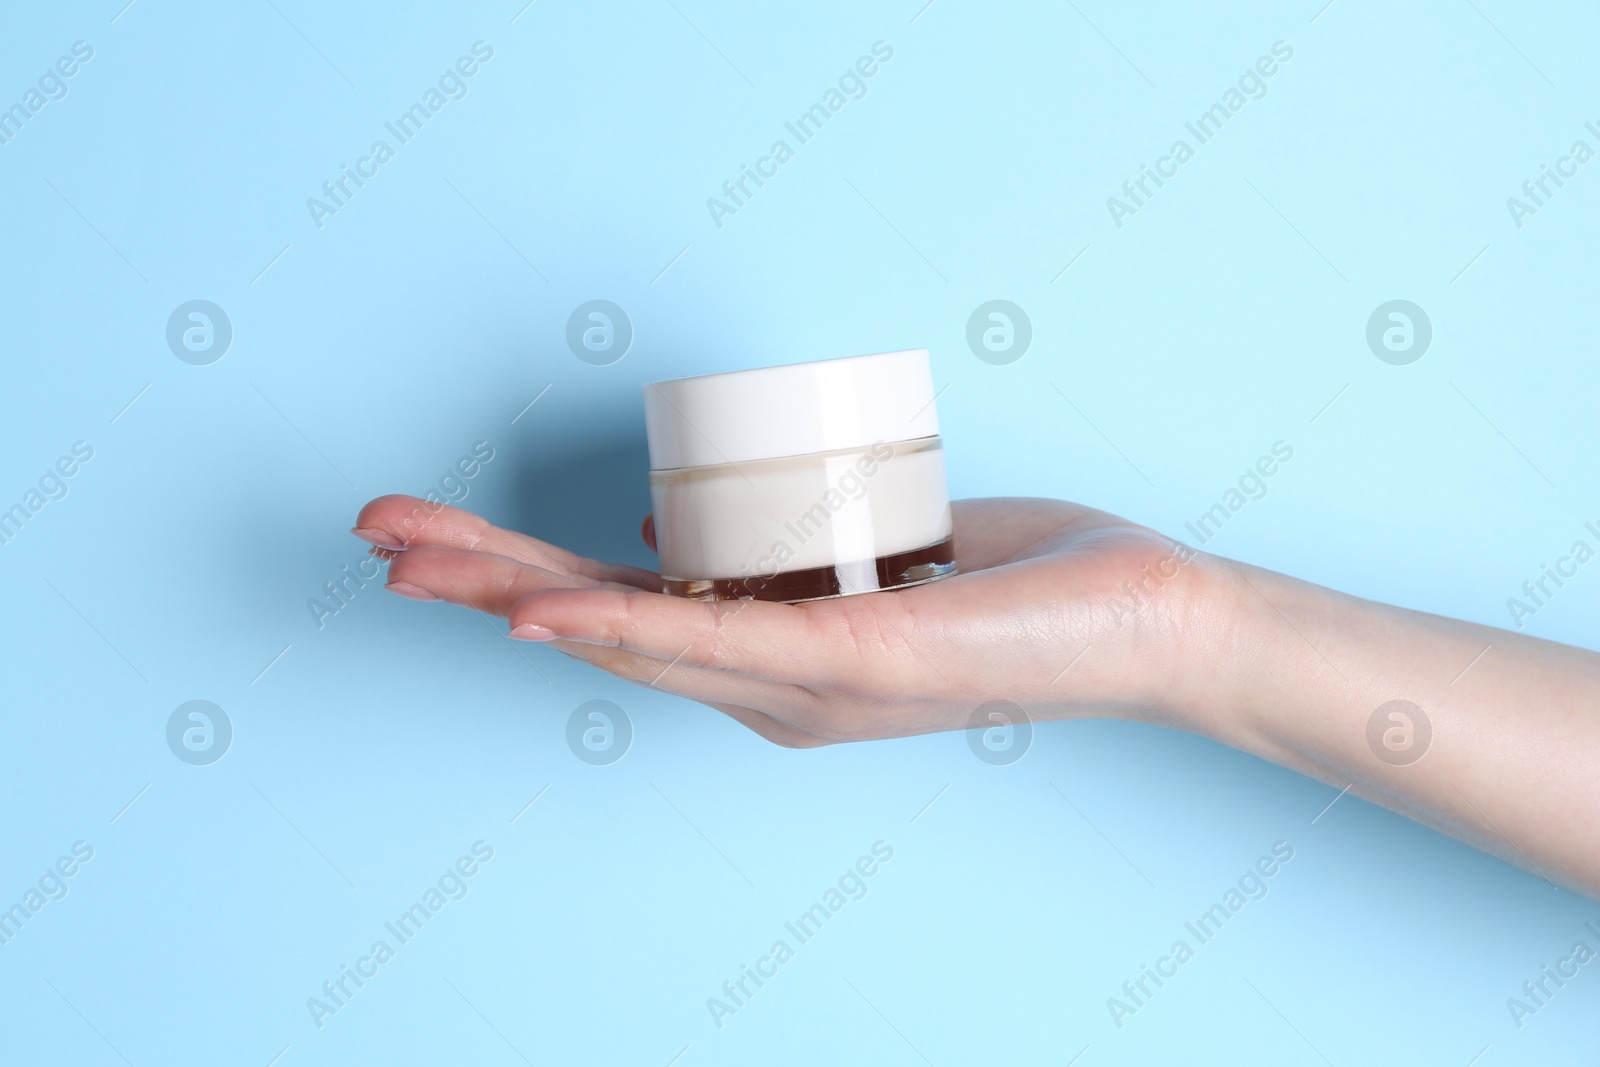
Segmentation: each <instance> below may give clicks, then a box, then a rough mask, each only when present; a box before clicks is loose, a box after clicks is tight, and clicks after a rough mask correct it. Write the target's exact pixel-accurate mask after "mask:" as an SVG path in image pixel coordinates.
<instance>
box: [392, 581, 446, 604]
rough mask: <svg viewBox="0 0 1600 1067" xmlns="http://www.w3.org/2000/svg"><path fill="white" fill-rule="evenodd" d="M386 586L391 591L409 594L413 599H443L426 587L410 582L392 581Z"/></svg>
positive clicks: (403, 594)
mask: <svg viewBox="0 0 1600 1067" xmlns="http://www.w3.org/2000/svg"><path fill="white" fill-rule="evenodd" d="M384 588H385V589H387V590H389V592H391V593H399V594H400V595H401V596H408V597H410V598H411V599H412V600H442V599H443V598H442V597H440V596H438V595H436V594H434V593H430V592H428V591H427V590H426V589H424V588H422V586H420V585H412V584H411V583H410V582H390V583H389V584H388V585H386V586H384Z"/></svg>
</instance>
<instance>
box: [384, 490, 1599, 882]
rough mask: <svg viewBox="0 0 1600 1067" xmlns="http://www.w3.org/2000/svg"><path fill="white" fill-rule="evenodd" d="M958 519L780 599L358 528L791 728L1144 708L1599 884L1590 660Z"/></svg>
mask: <svg viewBox="0 0 1600 1067" xmlns="http://www.w3.org/2000/svg"><path fill="white" fill-rule="evenodd" d="M954 512H955V541H956V555H957V561H958V563H959V565H960V571H961V573H959V574H958V575H956V576H954V577H950V578H946V579H943V580H941V581H937V582H933V583H930V584H928V585H922V586H917V587H915V588H909V589H901V590H898V591H895V592H886V593H867V594H863V595H859V596H849V597H841V598H838V599H835V600H822V601H815V602H812V603H805V604H795V605H790V604H771V603H764V602H757V601H724V602H720V603H701V602H697V601H692V600H684V599H680V598H676V597H669V596H665V595H663V594H662V593H660V592H657V590H658V589H659V588H660V578H659V576H658V575H656V574H654V573H652V572H650V571H645V570H640V569H638V568H635V567H623V566H616V565H613V564H606V563H599V562H596V561H594V560H591V559H585V558H584V557H582V556H577V555H574V554H573V553H571V552H567V551H565V550H563V549H560V548H557V547H555V546H554V545H549V544H546V543H545V542H543V541H539V540H536V539H535V538H532V537H528V536H525V535H523V534H519V533H514V532H512V531H509V530H502V529H498V528H497V527H494V526H491V525H489V524H488V523H487V522H485V521H483V520H482V519H480V518H478V517H477V516H475V515H472V514H470V513H468V512H465V511H460V510H457V509H455V508H451V507H446V506H436V505H432V504H428V503H425V502H423V501H421V500H417V499H416V498H414V497H402V496H390V497H382V498H380V499H378V500H374V501H373V502H372V503H370V504H368V505H367V506H366V507H365V508H363V509H362V511H361V515H360V518H359V519H358V520H357V524H356V525H357V529H356V533H357V534H358V535H360V536H361V537H363V538H365V539H366V540H368V541H370V542H372V543H373V544H374V545H377V546H378V547H377V548H375V549H373V551H374V552H376V553H377V554H379V555H381V556H383V557H384V558H386V559H389V560H390V564H389V588H390V589H392V590H394V591H395V592H397V593H401V594H404V595H406V596H411V597H416V598H418V599H424V600H433V599H443V600H448V601H451V602H452V603H456V604H462V605H466V606H469V607H473V608H477V609H479V610H481V611H486V612H493V613H494V614H497V615H502V616H505V617H507V618H508V619H510V621H511V635H512V636H513V637H518V638H522V639H524V640H530V641H548V642H550V643H551V644H552V645H554V646H555V647H556V648H558V649H560V650H561V651H563V652H565V653H566V654H568V655H570V656H574V657H576V658H578V659H581V660H584V661H586V662H588V663H593V664H594V665H596V666H598V667H600V668H602V669H604V670H607V671H610V672H611V673H612V674H615V675H617V676H619V677H621V678H626V679H628V680H629V681H632V682H637V683H639V684H640V685H650V686H654V687H656V688H658V689H662V690H665V691H667V692H670V693H677V694H680V695H682V696H686V697H690V698H692V699H695V700H698V701H701V702H703V703H706V704H709V705H711V706H712V707H714V708H717V709H718V710H720V711H723V712H725V713H727V714H728V715H730V716H732V717H733V718H735V719H737V720H738V721H739V722H742V723H744V724H745V725H746V726H748V727H749V728H750V729H752V730H754V731H756V732H757V733H759V734H761V735H762V736H763V737H766V738H768V739H770V740H772V741H776V742H777V743H779V744H782V745H789V746H794V747H808V746H813V745H822V744H827V743H829V742H832V741H854V740H864V739H868V738H877V737H896V736H901V735H905V734H916V733H925V732H928V731H932V730H950V729H959V728H962V727H967V726H981V725H988V723H987V722H986V721H984V720H982V719H979V718H978V717H977V713H978V712H979V709H980V708H981V707H982V706H983V705H985V704H987V703H988V702H990V701H996V700H1003V701H1009V702H1011V703H1013V704H1016V705H1018V706H1020V708H1021V709H1022V710H1023V711H1024V712H1025V713H1026V714H1027V715H1028V716H1030V717H1031V718H1034V719H1047V718H1062V717H1069V716H1080V715H1083V716H1087V715H1098V716H1107V715H1114V716H1121V717H1128V718H1143V719H1146V720H1149V721H1153V722H1159V723H1162V724H1164V725H1170V726H1176V727H1179V728H1181V729H1187V730H1191V731H1194V732H1196V733H1200V734H1204V735H1207V736H1210V737H1212V738H1215V739H1216V740H1219V741H1222V742H1224V743H1226V744H1230V745H1233V746H1234V747H1236V748H1240V749H1243V750H1245V751H1247V752H1252V753H1254V754H1256V755H1259V756H1262V757H1264V758H1266V759H1270V760H1273V761H1275V762H1277V763H1281V764H1284V765H1286V766H1289V767H1293V768H1294V769H1296V770H1299V771H1302V772H1303V773H1305V774H1308V775H1311V776H1313V777H1316V778H1320V779H1322V780H1323V781H1325V782H1328V783H1329V784H1330V785H1332V786H1333V787H1334V788H1335V789H1338V790H1349V791H1351V792H1354V793H1356V794H1357V795H1360V796H1364V797H1367V798H1369V799H1372V800H1375V801H1377V802H1379V803H1381V804H1385V805H1387V806H1389V807H1391V808H1394V809H1395V810H1397V811H1400V812H1402V813H1404V814H1406V815H1409V816H1411V817H1412V818H1415V819H1418V820H1420V821H1422V822H1426V823H1428V824H1429V825H1431V826H1434V827H1437V828H1439V829H1441V830H1444V831H1446V832H1447V833H1451V834H1454V835H1455V836H1457V837H1460V838H1462V839H1464V840H1466V841H1469V842H1471V843H1473V844H1475V845H1477V846H1478V847H1480V848H1483V849H1485V850H1487V851H1490V852H1493V853H1495V854H1496V855H1499V856H1500V857H1502V858H1504V859H1506V860H1509V861H1510V862H1513V863H1516V864H1519V865H1521V866H1523V867H1526V868H1528V869H1530V870H1532V871H1534V872H1536V873H1538V874H1540V875H1542V876H1544V877H1546V878H1549V879H1551V880H1553V881H1554V880H1560V881H1561V882H1563V883H1565V884H1567V885H1571V886H1575V887H1577V888H1579V889H1581V890H1582V891H1584V892H1587V893H1589V894H1591V895H1594V896H1600V777H1597V776H1596V775H1595V774H1594V773H1593V768H1594V766H1595V764H1596V763H1597V762H1600V655H1596V654H1595V653H1593V652H1588V651H1584V650H1581V649H1576V648H1571V647H1568V646H1565V645H1557V644H1554V643H1552V642H1549V641H1540V640H1537V639H1535V638H1531V637H1528V636H1525V635H1522V634H1514V633H1507V632H1506V631H1503V630H1494V629H1490V628H1488V627H1485V626H1477V625H1473V624H1471V623H1466V622H1459V621H1457V620H1454V619H1443V618H1439V617H1437V616H1433V615H1425V614H1422V613H1420V612H1415V611H1408V610H1406V609H1403V608H1396V607H1390V606H1388V605H1384V604H1376V603H1373V602H1371V601H1366V600H1361V599H1358V598H1356V597H1351V596H1346V595H1344V594H1341V593H1336V592H1334V591H1332V590H1329V589H1324V588H1321V587H1319V586H1316V585H1312V584H1310V583H1309V582H1303V581H1299V580H1297V579H1294V578H1290V577H1287V576H1285V575H1281V574H1274V573H1272V572H1270V571H1264V570H1260V569H1258V568H1255V567H1251V566H1248V565H1245V564H1240V563H1234V562H1231V561H1229V560H1225V559H1221V558H1218V557H1215V556H1209V555H1206V554H1204V553H1197V552H1194V551H1193V550H1192V549H1189V548H1186V547H1184V546H1181V545H1177V544H1175V543H1174V542H1172V541H1170V540H1168V539H1167V538H1165V537H1162V536H1160V535H1159V534H1157V533H1155V532H1153V531H1151V530H1148V529H1145V528H1144V527H1141V526H1136V525H1134V524H1133V523H1129V522H1126V521H1124V520H1122V519H1118V518H1116V517H1114V516H1111V515H1107V514H1105V513H1104V512H1099V511H1093V510H1091V509H1089V508H1084V507H1079V506H1078V505H1076V504H1068V503H1064V502H1062V501H1056V500H1028V499H1000V500H968V501H960V502H958V503H956V504H955V505H954ZM645 536H646V540H647V541H649V540H650V538H651V531H650V527H649V524H648V522H647V523H646V526H645ZM1396 745H1400V746H1401V747H1400V748H1398V749H1396V748H1395V747H1394V746H1396ZM1339 795H1343V794H1342V791H1341V793H1340V794H1339ZM1335 799H1337V797H1336V798H1335Z"/></svg>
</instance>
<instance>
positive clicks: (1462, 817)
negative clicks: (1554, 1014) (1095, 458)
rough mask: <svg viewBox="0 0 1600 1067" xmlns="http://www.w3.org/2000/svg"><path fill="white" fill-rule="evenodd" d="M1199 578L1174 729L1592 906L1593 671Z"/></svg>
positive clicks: (1591, 661) (1436, 622)
mask: <svg viewBox="0 0 1600 1067" xmlns="http://www.w3.org/2000/svg"><path fill="white" fill-rule="evenodd" d="M1215 562H1216V563H1217V564H1218V569H1219V573H1220V574H1222V575H1224V576H1226V577H1225V578H1224V579H1223V580H1222V581H1220V582H1219V583H1218V588H1219V590H1221V592H1219V593H1218V596H1220V597H1222V598H1224V599H1225V600H1227V601H1228V604H1227V605H1226V607H1225V608H1224V609H1223V610H1221V611H1219V612H1217V613H1215V614H1213V615H1210V616H1207V617H1206V618H1203V619H1200V620H1198V621H1197V625H1199V626H1201V627H1205V628H1207V629H1208V630H1209V631H1210V632H1209V633H1208V635H1207V637H1206V639H1205V640H1203V641H1201V642H1199V645H1200V646H1201V647H1206V648H1209V649H1211V650H1213V651H1212V653H1211V654H1210V656H1209V660H1210V664H1211V667H1210V677H1209V679H1205V680H1203V681H1202V683H1201V684H1200V685H1198V686H1196V687H1195V688H1194V689H1193V690H1192V691H1190V692H1189V693H1188V694H1187V695H1185V696H1184V697H1183V698H1181V699H1179V700H1177V701H1175V702H1174V703H1175V707H1174V713H1175V714H1176V715H1177V716H1178V717H1179V719H1180V720H1181V721H1182V722H1183V723H1184V724H1185V725H1187V726H1188V727H1189V728H1191V729H1195V730H1196V731H1198V732H1201V733H1205V734H1208V735H1210V736H1213V737H1216V738H1217V739H1218V740H1221V741H1223V742H1225V743H1227V744H1230V745H1233V746H1235V747H1237V748H1241V749H1243V750H1245V751H1248V752H1252V753H1255V754H1257V755H1260V756H1262V757H1264V758H1266V759H1270V760H1272V761H1274V762H1277V763H1281V764H1284V765H1286V766H1289V767H1293V768H1295V769H1297V770H1300V771H1302V772H1304V773H1306V774H1309V775H1313V776H1315V777H1317V778H1320V779H1322V780H1323V781H1325V782H1328V783H1329V784H1331V785H1334V786H1336V787H1338V788H1343V787H1345V786H1346V785H1348V786H1350V789H1351V792H1353V793H1356V794H1359V795H1361V796H1365V797H1367V798H1369V799H1371V800H1374V801H1376V802H1378V803H1381V804H1384V805H1385V806H1387V807H1390V808H1393V809H1395V810H1396V811H1400V812H1402V813H1404V814H1406V815H1408V816H1411V817H1412V818H1415V819H1418V820H1419V821H1421V822H1424V823H1427V824H1429V825H1431V826H1434V827H1436V828H1438V829H1440V830H1443V831H1444V832H1446V833H1449V834H1452V835H1454V836H1456V837H1459V838H1461V839H1463V840H1465V841H1468V842H1470V843H1472V844H1474V845H1476V846H1478V847H1480V848H1483V849H1485V850H1486V851H1489V852H1492V853H1494V854H1495V855H1498V856H1500V857H1502V858H1504V859H1506V860H1507V861H1509V862H1511V863H1515V864H1518V865H1520V866H1522V867H1525V868H1530V869H1532V870H1534V871H1536V872H1537V873H1539V874H1541V875H1543V876H1545V877H1547V878H1549V879H1551V880H1552V881H1555V882H1557V883H1561V884H1564V885H1568V886H1571V887H1573V888H1576V889H1579V890H1581V891H1582V892H1585V893H1587V894H1589V895H1591V896H1600V777H1597V775H1596V774H1595V769H1596V765H1597V764H1600V655H1597V654H1596V653H1593V652H1587V651H1584V650H1581V649H1577V648H1572V647H1569V646H1566V645H1558V644H1554V643H1552V642H1547V641H1540V640H1537V639H1534V638H1530V637H1526V636H1523V635H1520V634H1514V633H1510V632H1507V631H1503V630H1495V629H1490V628H1488V627H1484V626H1477V625H1474V624H1471V623H1465V622H1460V621H1457V620H1452V619H1445V618H1440V617H1438V616H1434V615H1426V614H1423V613H1420V612H1414V611H1408V610H1405V609H1403V608H1395V607H1391V606H1388V605H1383V604H1376V603H1373V602H1371V601H1366V600H1361V599H1359V598H1356V597H1350V596H1346V595H1344V594H1341V593H1336V592H1333V591H1331V590H1327V589H1323V588H1321V587H1319V586H1315V585H1312V584H1310V583H1307V582H1302V581H1299V580H1296V579H1293V578H1288V577H1285V576H1283V575H1280V574H1274V573H1272V572H1270V571H1264V570H1260V569H1258V568H1253V567H1249V566H1245V565H1242V564H1234V563H1231V562H1227V561H1215ZM1392 701H1408V702H1410V704H1412V705H1415V707H1416V708H1420V709H1421V714H1420V715H1419V714H1417V713H1416V712H1415V711H1414V710H1413V709H1412V708H1411V707H1408V706H1406V705H1394V704H1391V703H1390V702H1392ZM1385 705H1389V707H1387V708H1385V707H1384V706H1385ZM1380 708H1382V709H1383V710H1382V711H1381V712H1380V710H1379V709H1380ZM1374 719H1376V723H1375V724H1374V722H1373V720H1374ZM1430 735H1431V736H1430Z"/></svg>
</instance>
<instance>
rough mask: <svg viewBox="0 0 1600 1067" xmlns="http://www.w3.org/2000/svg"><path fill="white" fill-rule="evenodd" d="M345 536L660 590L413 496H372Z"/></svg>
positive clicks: (649, 576) (656, 580) (636, 573)
mask: <svg viewBox="0 0 1600 1067" xmlns="http://www.w3.org/2000/svg"><path fill="white" fill-rule="evenodd" d="M351 532H353V533H354V534H355V535H356V536H357V537H360V538H361V539H362V540H364V541H368V542H371V543H372V544H375V545H377V546H378V547H380V548H386V549H390V550H392V551H398V550H400V549H405V548H410V547H413V546H424V545H432V546H438V547H442V548H462V549H470V550H472V551H476V552H493V553H494V554H496V555H499V556H505V557H506V558H508V559H514V560H519V561H521V562H523V563H530V564H532V565H534V566H536V567H543V568H545V569H546V570H550V571H555V572H557V573H560V574H581V575H583V576H585V577H588V578H593V579H595V580H596V581H602V582H621V583H622V584H624V585H631V586H636V587H638V588H640V589H650V590H659V589H660V588H661V578H660V576H658V575H656V574H655V573H653V572H651V571H647V570H643V569H641V568H639V567H628V566H623V565H621V564H611V563H601V562H599V561H598V560H592V559H588V558H587V557H584V556H580V555H578V554H577V553H575V552H568V551H567V550H566V549H564V548H558V547H557V546H555V545H552V544H550V543H548V542H546V541H541V540H539V539H538V538H536V537H529V536H528V535H527V534H522V533H517V532H516V531H515V530H505V529H502V528H500V527H498V526H495V525H494V524H492V523H490V522H489V521H488V520H487V519H485V518H483V517H482V516H480V515H475V514H473V513H472V512H470V511H463V510H462V509H461V508H455V507H451V506H450V505H448V504H434V503H432V502H430V501H427V500H421V499H418V498H417V497H414V496H404V495H392V496H380V497H378V498H377V499H376V500H373V501H371V502H370V503H368V504H367V506H366V507H364V508H362V509H361V512H360V514H359V515H357V516H356V525H355V527H354V528H353V530H352V531H351Z"/></svg>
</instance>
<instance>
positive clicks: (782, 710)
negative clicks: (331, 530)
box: [356, 496, 1203, 746]
mask: <svg viewBox="0 0 1600 1067" xmlns="http://www.w3.org/2000/svg"><path fill="white" fill-rule="evenodd" d="M952 507H953V512H954V520H955V544H956V556H957V562H958V565H959V568H960V573H959V574H957V575H955V576H953V577H950V578H946V579H944V580H941V581H937V582H933V583H930V584H927V585H922V586H917V587H914V588H909V589H903V590H899V591H895V592H881V593H867V594H862V595H858V596H849V597H840V598H837V599H832V600H819V601H812V602H808V603H803V604H793V605H791V604H774V603H766V602H759V601H722V602H699V601H692V600H685V599H682V598H678V597H669V596H666V595H664V594H662V593H660V592H659V589H660V587H661V586H660V577H659V576H658V575H657V574H655V573H654V572H651V571H646V570H642V569H639V568H636V567H627V566H620V565H614V564H607V563H602V562H598V561H596V560H591V559H587V558H585V557H582V556H579V555H576V554H574V553H572V552H569V551H567V550H565V549H562V548H559V547H557V546H555V545H551V544H548V543H546V542H544V541H540V540H538V539H536V538H533V537H529V536H527V535H525V534H521V533H516V532H514V531H511V530H504V529H501V528H499V527H496V526H493V525H491V524H489V523H488V522H486V521H485V520H483V519H482V518H480V517H478V516H477V515H474V514H472V513H470V512H467V511H462V510H460V509H457V508H452V507H442V508H439V507H436V506H435V505H431V504H427V503H424V502H423V501H420V500H417V499H416V498H414V497H406V496H386V497H380V498H379V499H377V500H374V501H372V502H371V503H370V504H368V505H367V506H366V507H365V508H363V509H362V511H361V514H360V516H359V517H358V519H357V522H356V533H357V534H358V536H361V537H363V538H364V539H366V540H367V541H370V542H372V543H373V544H374V545H376V546H378V547H377V548H376V549H374V551H375V552H376V553H377V554H379V555H381V556H383V557H385V558H387V559H389V560H390V561H391V562H390V568H389V586H390V588H391V589H393V590H394V591H395V592H398V593H402V594H403V595H407V596H411V597H414V598H416V599H423V600H433V599H442V600H447V601H449V602H451V603H454V604H460V605H464V606H468V607H472V608H475V609H477V610H480V611H485V612H490V613H493V614H496V615H500V616H504V617H506V618H508V619H509V620H510V623H511V635H512V636H513V637H517V638H521V639H524V640H533V641H548V642H550V643H551V644H553V645H554V646H555V647H556V648H558V649H560V650H561V651H562V652H565V653H566V654H568V655H570V656H573V657H576V658H578V659H581V660H584V661H586V662H588V663H592V664H594V665H595V666H597V667H600V668H602V669H603V670H606V671H609V672H611V673H612V674H615V675H617V676H618V677H621V678H625V679H627V680H629V681H632V682H636V683H638V684H640V685H649V686H654V687H655V688H658V689H661V690H664V691H666V692H671V693H676V694H680V695H682V696H686V697H690V698H692V699H694V700H698V701H701V702H702V703H705V704H708V705H710V706H711V707H714V708H716V709H718V710H719V711H722V712H724V713H726V714H727V715H729V716H731V717H733V718H734V719H737V720H738V721H739V722H741V723H743V724H744V725H746V726H748V727H749V728H750V729H752V730H754V731H756V732H757V733H759V734H761V735H762V736H764V737H766V738H768V739H769V740H772V741H775V742H777V743H779V744H784V745H790V746H811V745H820V744H827V743H829V742H833V741H843V740H864V739H868V738H876V737H893V736H901V735H905V734H914V733H924V732H928V731H932V730H943V729H956V728H960V727H964V726H967V725H968V724H969V721H970V719H971V716H972V714H973V712H974V710H975V709H977V708H978V707H979V706H980V705H982V704H984V703H986V702H988V701H992V700H1006V701H1010V702H1012V703H1015V704H1017V705H1019V706H1020V707H1021V708H1023V709H1024V710H1025V711H1026V712H1027V713H1028V714H1030V715H1033V716H1035V717H1059V716H1065V715H1073V714H1082V713H1085V712H1088V711H1094V712H1096V713H1098V714H1118V713H1119V712H1121V711H1127V712H1133V711H1135V710H1141V709H1144V708H1148V707H1150V706H1153V705H1154V704H1155V703H1156V702H1157V701H1159V699H1160V698H1161V696H1162V694H1163V693H1164V691H1165V689H1166V688H1167V685H1168V684H1169V682H1170V681H1171V679H1172V676H1173V674H1174V672H1175V671H1176V670H1177V661H1178V659H1179V658H1180V656H1182V655H1184V653H1185V642H1184V641H1183V640H1181V638H1180V636H1179V635H1180V634H1182V633H1183V632H1184V631H1185V628H1186V627H1189V626H1191V625H1192V624H1193V620H1192V619H1191V618H1190V616H1191V614H1192V605H1194V604H1195V603H1196V602H1197V598H1196V597H1195V596H1194V595H1193V590H1194V588H1195V583H1196V581H1199V580H1202V579H1200V578H1199V571H1200V567H1199V566H1197V564H1196V563H1195V562H1190V561H1191V560H1196V559H1197V557H1196V556H1195V554H1194V553H1192V552H1191V551H1190V550H1188V549H1183V548H1181V546H1175V545H1174V543H1173V542H1172V541H1170V540H1169V539H1167V538H1164V537H1162V536H1160V535H1159V534H1156V533H1155V532H1154V531H1151V530H1148V529H1146V528H1144V527H1141V526H1137V525H1134V524H1133V523H1130V522H1127V521H1125V520H1123V519H1119V518H1117V517H1115V516H1112V515H1108V514H1106V513H1104V512H1100V511H1095V510H1092V509H1090V508H1085V507H1080V506H1079V505H1076V504H1070V503H1067V502H1065V501H1059V500H1044V499H1029V498H996V499H982V500H964V501H957V502H956V503H955V504H954V505H953V506H952ZM645 536H646V539H647V540H650V539H651V538H652V536H653V532H652V529H651V527H650V524H649V522H648V521H647V522H646V525H645ZM1201 558H1203V557H1201Z"/></svg>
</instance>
